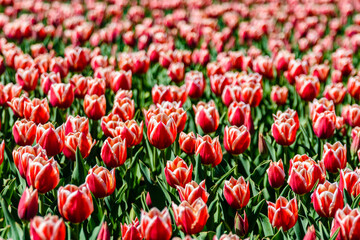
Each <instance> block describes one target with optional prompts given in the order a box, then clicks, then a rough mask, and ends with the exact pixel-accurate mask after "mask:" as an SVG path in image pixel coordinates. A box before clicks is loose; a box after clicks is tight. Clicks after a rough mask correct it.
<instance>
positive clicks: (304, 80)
mask: <svg viewBox="0 0 360 240" xmlns="http://www.w3.org/2000/svg"><path fill="white" fill-rule="evenodd" d="M296 92H297V93H298V94H299V96H300V97H301V99H303V100H305V101H312V100H313V99H314V98H316V97H317V96H318V95H319V92H320V82H319V79H318V78H317V77H314V76H306V75H300V76H298V77H297V78H296Z"/></svg>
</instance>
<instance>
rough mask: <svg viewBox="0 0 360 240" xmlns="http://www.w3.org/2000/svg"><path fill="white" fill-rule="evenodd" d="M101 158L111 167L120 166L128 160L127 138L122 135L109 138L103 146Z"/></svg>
mask: <svg viewBox="0 0 360 240" xmlns="http://www.w3.org/2000/svg"><path fill="white" fill-rule="evenodd" d="M101 158H102V160H103V161H104V163H105V165H106V166H107V167H109V168H115V167H119V166H121V165H123V164H124V162H125V161H126V140H124V141H123V140H122V139H121V137H120V136H118V137H115V138H107V139H106V140H105V142H104V144H103V146H102V148H101Z"/></svg>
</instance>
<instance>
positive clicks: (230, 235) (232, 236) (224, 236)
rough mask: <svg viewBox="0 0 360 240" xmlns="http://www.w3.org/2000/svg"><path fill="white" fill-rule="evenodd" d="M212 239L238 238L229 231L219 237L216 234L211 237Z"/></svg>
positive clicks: (229, 239) (236, 239)
mask: <svg viewBox="0 0 360 240" xmlns="http://www.w3.org/2000/svg"><path fill="white" fill-rule="evenodd" d="M213 240H240V238H239V237H238V236H237V235H235V234H232V233H229V234H225V233H224V234H223V235H221V236H220V238H217V236H216V235H215V236H214V237H213Z"/></svg>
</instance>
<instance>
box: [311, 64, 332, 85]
mask: <svg viewBox="0 0 360 240" xmlns="http://www.w3.org/2000/svg"><path fill="white" fill-rule="evenodd" d="M329 72H330V67H329V66H328V65H326V64H319V65H315V66H314V67H313V68H312V75H313V76H315V77H317V78H318V79H319V80H320V82H326V79H327V77H328V76H329Z"/></svg>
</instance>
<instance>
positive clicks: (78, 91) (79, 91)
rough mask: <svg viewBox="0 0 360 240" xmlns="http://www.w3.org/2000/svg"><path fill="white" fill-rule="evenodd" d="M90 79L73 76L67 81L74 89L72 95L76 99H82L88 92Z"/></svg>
mask: <svg viewBox="0 0 360 240" xmlns="http://www.w3.org/2000/svg"><path fill="white" fill-rule="evenodd" d="M89 80H90V77H84V76H82V75H80V74H75V75H73V76H72V78H71V79H70V80H69V82H70V84H71V85H73V87H74V94H75V97H76V98H80V99H83V98H84V97H85V95H86V93H87V91H88V81H89Z"/></svg>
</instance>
